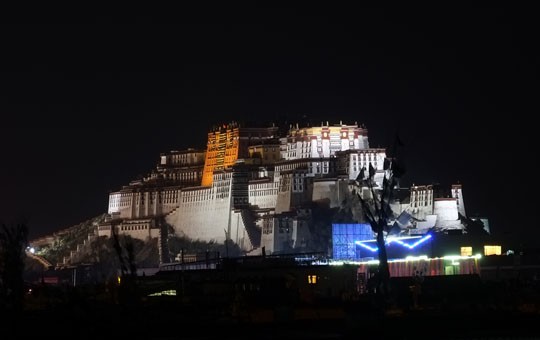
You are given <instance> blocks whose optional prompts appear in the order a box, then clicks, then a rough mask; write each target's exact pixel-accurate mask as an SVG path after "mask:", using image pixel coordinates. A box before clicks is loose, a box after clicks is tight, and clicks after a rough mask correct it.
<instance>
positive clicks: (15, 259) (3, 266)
mask: <svg viewBox="0 0 540 340" xmlns="http://www.w3.org/2000/svg"><path fill="white" fill-rule="evenodd" d="M27 244H28V227H27V225H26V224H25V223H19V224H17V225H6V224H2V228H1V229H0V307H4V308H6V309H9V310H15V311H17V310H22V308H23V302H24V279H23V274H24V263H25V259H26V246H27Z"/></svg>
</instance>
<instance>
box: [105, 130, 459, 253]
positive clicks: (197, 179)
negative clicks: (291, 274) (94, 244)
mask: <svg viewBox="0 0 540 340" xmlns="http://www.w3.org/2000/svg"><path fill="white" fill-rule="evenodd" d="M385 160H386V151H385V149H382V148H370V147H369V142H368V131H367V129H365V128H364V127H361V126H359V125H358V124H357V123H354V124H350V125H348V124H343V123H342V122H340V123H339V124H334V125H330V124H329V123H328V122H326V123H321V126H316V127H315V126H299V125H294V126H293V125H290V126H289V128H288V130H287V131H285V132H283V130H280V129H278V128H277V127H275V126H269V127H263V128H261V127H244V126H242V125H241V124H238V123H230V124H225V125H222V126H219V127H215V128H214V129H213V130H212V131H210V132H209V133H208V143H207V148H206V150H197V149H188V150H183V151H171V152H168V153H164V154H162V155H161V157H160V162H159V164H158V165H157V167H156V169H155V170H154V171H152V172H151V173H150V174H149V175H148V176H146V177H145V178H143V179H142V180H137V181H133V182H131V183H129V185H126V186H124V187H123V188H122V189H120V190H118V191H116V192H112V193H110V195H109V209H108V213H109V215H110V218H109V219H108V221H107V222H106V223H104V224H102V225H101V226H100V227H99V235H106V236H110V235H111V234H112V232H113V228H114V230H115V231H116V232H117V233H120V234H129V235H131V236H132V237H136V238H140V239H147V238H153V237H158V238H160V239H161V240H162V242H163V240H166V238H167V236H168V235H169V233H170V229H171V228H169V227H172V230H174V233H175V234H176V235H178V236H184V237H187V238H190V239H193V240H197V239H198V240H204V241H211V240H212V241H215V242H220V243H222V242H224V241H225V240H232V241H233V242H234V243H236V244H237V245H238V246H239V247H240V248H241V249H242V250H243V251H245V252H246V254H260V253H261V252H262V250H263V249H264V251H265V253H266V254H271V253H280V252H294V251H299V250H309V249H312V248H313V247H314V244H315V242H316V240H315V238H314V233H316V230H314V228H316V225H317V223H318V221H316V220H315V219H314V211H313V209H314V207H323V208H325V209H334V208H339V207H340V206H341V204H342V202H343V201H344V200H346V199H348V198H350V197H351V191H352V189H353V185H352V184H353V183H354V181H355V180H356V179H357V177H358V176H359V174H360V173H361V171H362V169H369V167H372V168H373V169H375V172H376V173H375V182H376V184H377V185H378V186H379V187H380V186H381V185H382V181H383V178H384V176H385V170H384V163H385ZM402 191H403V190H402ZM405 192H406V194H405V195H402V197H401V198H400V199H397V200H396V202H395V204H393V206H392V207H393V209H394V212H395V214H396V219H397V218H398V217H400V219H399V221H400V226H402V227H403V232H406V233H409V234H410V233H422V232H425V231H426V230H428V229H430V228H434V227H439V228H458V229H459V228H463V226H462V225H461V223H460V221H459V215H458V213H461V214H462V215H465V208H464V204H463V197H462V193H461V186H460V185H455V186H453V187H452V190H451V192H452V194H451V196H448V197H437V195H436V194H434V191H433V187H432V186H431V185H426V186H413V187H411V188H410V190H405ZM361 194H362V195H370V193H369V190H367V191H366V192H362V193H361ZM403 216H406V217H407V218H405V219H404V218H403Z"/></svg>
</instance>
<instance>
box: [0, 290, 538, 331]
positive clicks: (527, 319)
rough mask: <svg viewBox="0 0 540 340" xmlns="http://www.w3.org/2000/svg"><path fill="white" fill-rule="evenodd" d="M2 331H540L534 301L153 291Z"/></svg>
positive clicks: (57, 311) (43, 314)
mask: <svg viewBox="0 0 540 340" xmlns="http://www.w3.org/2000/svg"><path fill="white" fill-rule="evenodd" d="M2 324H3V326H2V333H0V338H1V339H43V338H47V339H239V340H240V339H282V340H284V339H540V312H539V311H538V310H537V309H536V307H535V306H532V307H527V305H523V306H522V307H519V308H518V309H514V308H511V309H507V310H503V309H493V308H488V307H484V306H475V305H470V304H461V305H458V304H456V305H452V304H448V305H447V306H444V307H442V306H441V307H438V308H434V307H433V306H419V307H417V308H412V309H408V310H404V309H402V308H399V307H392V308H388V309H387V310H386V311H384V312H382V311H381V310H378V309H377V308H374V307H373V305H371V304H370V303H366V301H360V302H354V303H348V304H344V305H341V306H336V305H333V306H330V305H329V306H324V305H319V306H298V307H295V308H292V307H287V306H274V307H271V308H270V307H265V308H256V307H247V308H246V310H239V311H235V312H234V313H233V312H231V311H228V310H222V309H212V308H211V307H210V306H203V305H200V306H194V305H191V306H187V305H182V304H178V303H177V301H171V300H167V299H159V300H154V301H145V302H143V303H138V304H136V305H131V306H126V305H124V306H122V305H118V304H105V303H101V304H100V303H91V304H89V303H74V304H71V305H62V306H55V307H50V308H39V309H34V310H25V311H23V312H19V313H9V314H6V315H3V317H2Z"/></svg>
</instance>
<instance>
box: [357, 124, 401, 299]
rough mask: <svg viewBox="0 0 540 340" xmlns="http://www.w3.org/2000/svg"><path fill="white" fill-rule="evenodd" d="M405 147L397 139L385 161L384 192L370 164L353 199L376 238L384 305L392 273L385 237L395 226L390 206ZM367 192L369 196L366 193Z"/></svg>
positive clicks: (379, 292)
mask: <svg viewBox="0 0 540 340" xmlns="http://www.w3.org/2000/svg"><path fill="white" fill-rule="evenodd" d="M402 145H403V144H402V143H401V141H400V140H399V137H397V135H396V140H395V142H394V146H393V151H392V157H387V158H386V159H385V161H384V167H383V168H384V172H385V173H384V177H383V182H382V188H377V184H376V182H375V174H376V170H375V168H374V167H373V166H372V164H371V163H370V164H369V170H368V171H369V172H368V174H367V175H366V174H365V170H366V169H365V168H362V170H361V171H360V173H359V174H358V176H357V178H356V180H355V186H356V187H357V188H358V189H359V190H358V191H359V192H358V191H357V190H354V192H353V195H356V196H357V197H358V200H359V202H360V206H361V207H362V212H363V215H364V217H365V219H366V220H367V222H368V223H369V224H370V226H371V229H372V230H373V232H374V233H375V234H376V240H377V248H378V255H379V266H378V271H377V273H376V287H377V294H378V295H379V296H380V297H381V300H382V301H383V302H385V301H387V299H388V298H390V270H389V267H388V255H387V252H386V244H385V233H386V234H388V233H389V232H390V229H391V228H392V225H391V224H390V223H389V222H390V221H391V220H393V219H394V213H393V211H392V209H391V207H390V203H391V202H392V200H393V199H394V197H393V194H394V189H395V188H396V187H397V186H398V184H399V179H400V178H401V176H402V175H403V174H404V173H405V168H404V166H403V164H402V163H401V162H399V161H398V159H397V157H396V154H397V148H398V147H399V146H402ZM364 188H367V189H368V190H367V192H365V191H364Z"/></svg>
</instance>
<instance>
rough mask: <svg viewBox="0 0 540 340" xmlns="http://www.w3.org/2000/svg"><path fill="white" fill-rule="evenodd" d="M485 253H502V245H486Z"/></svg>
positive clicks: (486, 254) (487, 254)
mask: <svg viewBox="0 0 540 340" xmlns="http://www.w3.org/2000/svg"><path fill="white" fill-rule="evenodd" d="M484 255H485V256H489V255H501V246H484Z"/></svg>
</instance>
